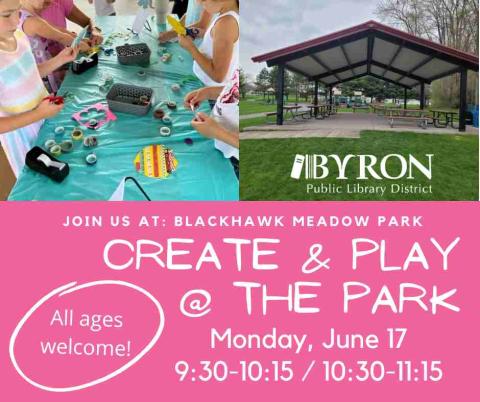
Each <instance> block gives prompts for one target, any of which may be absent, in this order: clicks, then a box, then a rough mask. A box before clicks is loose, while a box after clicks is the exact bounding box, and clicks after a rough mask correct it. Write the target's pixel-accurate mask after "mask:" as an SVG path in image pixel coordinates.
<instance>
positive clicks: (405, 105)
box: [403, 88, 407, 109]
mask: <svg viewBox="0 0 480 402" xmlns="http://www.w3.org/2000/svg"><path fill="white" fill-rule="evenodd" d="M403 108H404V109H407V88H404V89H403Z"/></svg>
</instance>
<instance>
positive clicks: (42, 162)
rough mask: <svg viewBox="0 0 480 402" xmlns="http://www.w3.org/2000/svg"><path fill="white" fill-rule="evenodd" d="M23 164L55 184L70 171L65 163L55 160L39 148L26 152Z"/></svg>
mask: <svg viewBox="0 0 480 402" xmlns="http://www.w3.org/2000/svg"><path fill="white" fill-rule="evenodd" d="M25 164H26V165H27V166H28V167H29V168H30V169H32V170H34V171H36V172H38V173H41V174H43V175H45V176H47V177H49V178H50V179H52V180H55V181H56V182H61V181H62V180H63V179H65V177H67V176H68V173H69V172H70V169H69V167H68V164H67V163H64V162H61V161H59V160H58V159H55V158H54V157H53V156H52V155H51V154H49V153H47V152H45V151H44V150H43V149H42V148H40V147H33V148H32V149H31V150H30V151H28V152H27V155H26V157H25Z"/></svg>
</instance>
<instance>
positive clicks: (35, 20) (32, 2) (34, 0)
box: [18, 0, 90, 92]
mask: <svg viewBox="0 0 480 402" xmlns="http://www.w3.org/2000/svg"><path fill="white" fill-rule="evenodd" d="M50 3H51V0H21V4H22V9H21V10H20V23H19V26H18V27H19V28H20V29H21V30H23V32H25V33H26V34H27V36H28V39H29V40H30V45H31V47H32V50H33V55H34V56H35V60H36V61H37V64H40V63H44V62H45V61H47V60H49V59H50V58H51V57H52V55H51V54H50V52H49V51H48V41H49V40H51V41H55V42H58V43H60V44H62V45H63V46H68V45H70V44H71V43H72V42H73V40H74V39H75V35H74V34H72V33H70V32H63V31H60V30H59V29H57V28H55V27H54V26H52V25H50V24H49V23H48V22H47V21H45V20H44V19H43V18H41V17H39V15H40V13H41V12H42V11H43V10H44V9H45V8H47V7H48V6H49V5H50ZM89 49H90V46H89V45H88V43H87V42H86V41H82V43H81V44H80V51H82V52H87V51H88V50H89ZM47 78H48V88H49V89H50V91H51V92H57V90H58V88H59V86H60V84H61V80H62V78H63V74H53V73H52V74H49V75H48V77H47Z"/></svg>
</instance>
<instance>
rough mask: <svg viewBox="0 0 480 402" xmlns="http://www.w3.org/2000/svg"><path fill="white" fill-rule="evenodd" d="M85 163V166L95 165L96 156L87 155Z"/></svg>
mask: <svg viewBox="0 0 480 402" xmlns="http://www.w3.org/2000/svg"><path fill="white" fill-rule="evenodd" d="M85 162H87V165H95V163H97V155H95V154H88V155H87V156H86V158H85Z"/></svg>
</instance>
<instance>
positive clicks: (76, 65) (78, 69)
mask: <svg viewBox="0 0 480 402" xmlns="http://www.w3.org/2000/svg"><path fill="white" fill-rule="evenodd" d="M96 65H98V53H95V52H91V53H89V56H88V57H83V56H82V57H80V58H79V59H77V60H74V61H73V63H72V72H73V73H75V74H82V73H84V72H85V71H87V70H89V69H91V68H92V67H95V66H96Z"/></svg>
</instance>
